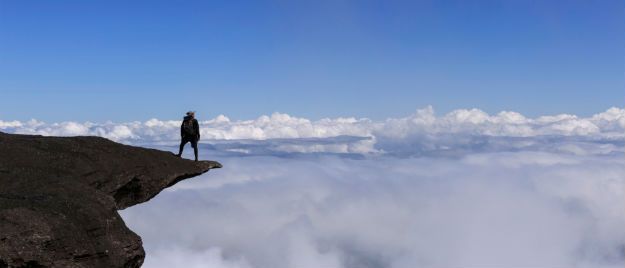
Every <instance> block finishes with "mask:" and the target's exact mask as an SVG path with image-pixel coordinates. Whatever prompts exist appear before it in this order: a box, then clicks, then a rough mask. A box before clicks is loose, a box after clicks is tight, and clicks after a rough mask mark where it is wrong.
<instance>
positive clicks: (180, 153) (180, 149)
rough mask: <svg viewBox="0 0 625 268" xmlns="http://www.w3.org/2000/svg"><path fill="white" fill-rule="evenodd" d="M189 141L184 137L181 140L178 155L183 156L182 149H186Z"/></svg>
mask: <svg viewBox="0 0 625 268" xmlns="http://www.w3.org/2000/svg"><path fill="white" fill-rule="evenodd" d="M187 142H189V141H188V140H187V139H185V138H183V139H182V140H180V148H179V150H178V154H177V156H178V157H181V156H182V151H183V150H184V145H185V144H187Z"/></svg>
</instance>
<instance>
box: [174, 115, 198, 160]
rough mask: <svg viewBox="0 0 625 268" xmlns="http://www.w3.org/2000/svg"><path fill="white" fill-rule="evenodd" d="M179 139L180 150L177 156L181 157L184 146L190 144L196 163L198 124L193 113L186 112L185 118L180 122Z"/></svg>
mask: <svg viewBox="0 0 625 268" xmlns="http://www.w3.org/2000/svg"><path fill="white" fill-rule="evenodd" d="M180 137H181V141H180V150H179V151H178V154H177V156H178V157H181V156H182V150H184V146H185V144H187V142H191V147H193V154H195V161H197V142H198V141H199V140H200V124H198V122H197V120H196V119H195V112H193V111H189V112H187V116H185V117H184V119H183V120H182V125H180Z"/></svg>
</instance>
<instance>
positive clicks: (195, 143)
mask: <svg viewBox="0 0 625 268" xmlns="http://www.w3.org/2000/svg"><path fill="white" fill-rule="evenodd" d="M191 146H193V154H194V155H195V161H197V140H192V141H191Z"/></svg>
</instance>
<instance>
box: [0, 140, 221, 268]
mask: <svg viewBox="0 0 625 268" xmlns="http://www.w3.org/2000/svg"><path fill="white" fill-rule="evenodd" d="M219 167H221V165H220V164H219V163H217V162H213V161H200V162H194V161H190V160H185V159H181V158H178V157H176V156H174V155H173V154H171V153H169V152H164V151H159V150H154V149H146V148H140V147H133V146H127V145H122V144H118V143H115V142H112V141H110V140H107V139H104V138H99V137H42V136H29V135H13V134H5V133H1V132H0V267H139V266H141V264H142V263H143V259H144V256H145V253H144V251H143V247H142V243H141V238H140V237H139V236H137V235H136V234H135V233H133V232H132V231H131V230H129V229H128V228H127V227H126V225H125V224H124V221H123V220H122V218H121V217H120V216H119V214H118V213H117V210H120V209H124V208H127V207H129V206H133V205H135V204H138V203H142V202H145V201H148V200H149V199H150V198H152V197H154V196H155V195H157V194H158V193H159V192H160V191H162V190H163V189H165V188H167V187H169V186H172V185H173V184H175V183H177V182H179V181H181V180H184V179H187V178H191V177H193V176H197V175H200V174H202V173H204V172H206V171H208V170H210V169H212V168H219Z"/></svg>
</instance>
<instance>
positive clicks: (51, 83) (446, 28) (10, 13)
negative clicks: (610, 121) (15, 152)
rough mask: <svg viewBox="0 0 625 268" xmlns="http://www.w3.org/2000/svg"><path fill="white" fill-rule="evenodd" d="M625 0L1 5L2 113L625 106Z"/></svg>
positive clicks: (378, 112) (83, 116) (389, 112)
mask: <svg viewBox="0 0 625 268" xmlns="http://www.w3.org/2000/svg"><path fill="white" fill-rule="evenodd" d="M624 19H625V2H623V1H611V0H606V1H577V0H576V1H10V0H0V119H2V120H13V119H16V120H27V119H30V118H37V119H40V120H46V121H64V120H77V121H84V120H91V121H105V120H113V121H129V120H146V119H149V118H154V117H156V118H162V119H175V118H178V117H180V115H181V114H182V112H184V111H186V110H188V109H195V110H197V111H198V113H199V115H200V117H214V116H216V115H218V114H225V115H228V116H230V117H232V118H236V119H245V118H255V117H257V116H258V115H261V114H269V113H272V112H275V111H278V112H283V113H288V114H291V115H295V116H302V117H307V118H312V119H317V118H322V117H337V116H356V117H370V118H374V119H381V118H386V117H394V116H403V115H407V114H410V113H412V112H414V110H415V109H417V108H420V107H424V106H427V105H432V106H434V108H435V109H436V110H437V112H439V113H444V112H447V111H450V110H453V109H457V108H473V107H475V108H480V109H482V110H484V111H487V112H490V113H495V112H498V111H501V110H513V111H518V112H521V113H523V114H525V115H527V116H537V115H542V114H555V113H573V114H578V115H590V114H593V113H598V112H601V111H604V110H606V109H607V108H609V107H611V106H619V107H623V96H624V93H625V90H624V86H625V76H624V75H623V74H624V71H625V70H624V68H623V58H624V56H625V35H624V34H623V33H624V32H625V23H624Z"/></svg>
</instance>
